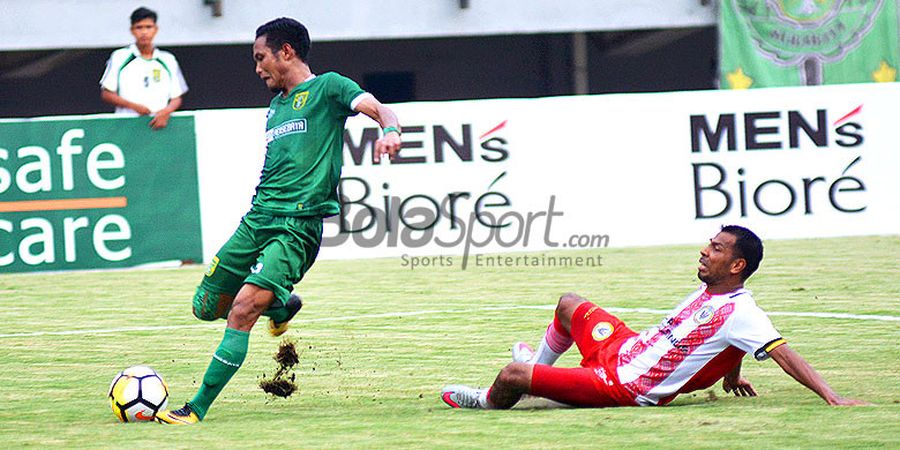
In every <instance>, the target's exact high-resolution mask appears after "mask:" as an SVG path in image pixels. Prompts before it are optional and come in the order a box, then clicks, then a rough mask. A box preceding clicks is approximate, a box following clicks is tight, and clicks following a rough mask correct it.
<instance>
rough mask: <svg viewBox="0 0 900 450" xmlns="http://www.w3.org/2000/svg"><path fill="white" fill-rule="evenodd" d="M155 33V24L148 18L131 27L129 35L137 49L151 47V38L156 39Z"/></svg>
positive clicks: (157, 29)
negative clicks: (132, 37)
mask: <svg viewBox="0 0 900 450" xmlns="http://www.w3.org/2000/svg"><path fill="white" fill-rule="evenodd" d="M157 31H159V28H158V27H157V26H156V22H154V21H153V19H151V18H149V17H148V18H146V19H142V20H139V21H137V22H135V23H134V25H132V26H131V35H132V36H134V42H135V43H136V44H137V45H138V47H144V46H148V45H153V38H155V37H156V32H157Z"/></svg>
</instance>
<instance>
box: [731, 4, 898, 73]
mask: <svg viewBox="0 0 900 450" xmlns="http://www.w3.org/2000/svg"><path fill="white" fill-rule="evenodd" d="M897 40H898V35H897V2H896V0H722V1H721V13H720V18H719V46H720V48H719V51H720V55H719V56H720V58H719V76H720V81H719V85H720V87H721V88H723V89H747V88H757V87H775V86H804V85H806V86H812V85H820V84H837V83H866V82H873V81H874V82H892V81H897V65H898V60H900V55H898V41H897Z"/></svg>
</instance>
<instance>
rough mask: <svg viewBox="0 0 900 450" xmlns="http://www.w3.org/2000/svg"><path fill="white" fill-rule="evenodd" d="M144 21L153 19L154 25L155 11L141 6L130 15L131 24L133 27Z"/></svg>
mask: <svg viewBox="0 0 900 450" xmlns="http://www.w3.org/2000/svg"><path fill="white" fill-rule="evenodd" d="M144 19H153V23H156V11H153V10H152V9H147V8H144V7H143V6H141V7H140V8H138V9H136V10H134V12H133V13H131V24H132V25H134V24H136V23H138V22H140V21H142V20H144Z"/></svg>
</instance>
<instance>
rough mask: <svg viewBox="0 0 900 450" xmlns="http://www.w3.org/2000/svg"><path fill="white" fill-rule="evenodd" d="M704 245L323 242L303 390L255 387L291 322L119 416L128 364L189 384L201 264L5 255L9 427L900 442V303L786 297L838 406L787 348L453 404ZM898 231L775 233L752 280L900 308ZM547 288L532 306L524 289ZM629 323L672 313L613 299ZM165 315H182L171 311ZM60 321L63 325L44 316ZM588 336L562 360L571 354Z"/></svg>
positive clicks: (258, 443)
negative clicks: (845, 402) (467, 249)
mask: <svg viewBox="0 0 900 450" xmlns="http://www.w3.org/2000/svg"><path fill="white" fill-rule="evenodd" d="M701 244H702V243H698V244H697V245H695V246H686V247H685V246H679V247H652V248H633V249H604V250H602V251H592V252H575V253H567V254H571V255H584V256H590V255H597V254H600V255H601V256H602V258H603V266H602V267H599V268H597V267H587V268H575V267H568V268H559V267H557V268H549V267H512V268H509V267H505V268H485V267H472V266H471V265H470V266H469V268H468V269H467V270H465V271H463V270H460V267H459V264H455V265H454V266H453V267H432V268H424V269H423V268H418V269H416V270H412V271H411V270H409V269H408V268H403V267H402V266H401V261H400V260H399V259H384V260H376V261H320V262H318V263H317V264H316V266H315V267H314V268H313V270H312V271H311V272H310V273H309V274H308V275H307V277H306V279H305V280H304V281H303V282H302V283H301V285H300V286H299V287H298V290H299V291H300V292H301V293H302V295H303V296H304V299H305V306H304V309H303V311H302V312H301V313H300V315H299V316H298V318H299V320H297V319H295V322H296V323H295V324H294V326H293V328H292V329H291V330H290V331H289V332H288V333H287V336H288V337H290V338H292V339H295V340H296V341H297V342H298V344H299V345H298V346H299V349H300V363H299V365H298V366H297V367H296V368H295V371H296V375H297V382H298V385H299V390H298V392H297V393H296V394H294V396H292V397H291V398H289V399H287V400H283V399H270V398H268V397H267V396H266V395H265V394H263V392H262V391H261V390H260V389H259V388H258V387H257V384H258V380H259V377H260V376H261V375H262V374H263V373H267V374H271V373H272V371H273V370H274V369H275V362H274V361H273V359H272V356H273V354H274V353H275V351H276V350H277V348H278V344H279V342H280V340H277V339H274V338H271V337H269V336H268V334H267V333H266V330H265V326H264V325H262V326H257V327H256V328H255V329H254V331H253V333H252V336H251V339H250V352H249V355H248V357H247V360H246V362H245V363H244V366H243V368H242V369H241V370H240V371H239V372H238V373H237V375H236V376H235V377H234V378H233V379H232V381H231V383H230V384H229V385H228V386H227V387H226V388H225V391H224V392H223V394H222V396H221V397H220V398H219V399H218V400H217V401H216V403H215V404H213V407H212V409H211V410H210V413H209V415H208V416H207V419H206V421H204V422H203V423H201V424H199V425H197V426H193V427H164V426H162V425H158V424H153V423H146V424H120V423H117V422H116V421H115V418H114V417H113V414H112V412H111V411H110V410H109V405H108V403H107V400H106V390H107V387H108V384H109V382H110V380H111V379H112V377H113V375H115V374H116V372H118V371H119V370H122V369H124V368H125V367H127V366H131V365H135V364H148V365H150V366H152V367H154V368H155V369H156V370H157V371H159V372H160V373H161V374H162V375H163V376H164V378H165V379H166V380H167V381H168V383H169V386H170V389H171V394H172V395H171V397H170V404H171V405H172V406H175V407H178V406H180V405H181V404H182V403H183V402H184V401H185V400H187V399H189V398H190V397H191V396H192V395H193V393H194V391H195V390H196V388H197V385H198V383H199V381H200V379H201V377H202V375H203V372H204V370H205V369H206V366H207V364H208V363H209V360H210V357H211V354H212V352H213V351H214V349H215V348H216V346H217V345H218V343H219V341H220V339H221V337H222V330H223V327H224V323H223V322H221V321H220V322H217V323H212V324H210V323H205V322H199V321H197V320H195V319H193V317H192V316H191V313H190V299H191V296H192V295H193V291H194V287H195V285H196V283H197V282H198V281H199V280H200V277H201V276H202V274H203V272H204V268H202V267H189V268H183V269H170V270H152V271H151V270H145V271H111V272H80V273H57V274H29V275H0V442H2V443H3V447H5V448H9V447H39V448H42V447H47V446H63V447H81V448H104V447H139V448H150V447H156V448H187V447H194V448H254V447H265V448H273V447H288V448H329V449H330V448H398V447H399V448H541V449H543V448H587V447H609V446H613V447H648V448H649V447H656V448H660V447H662V448H686V447H693V448H772V447H774V448H797V447H809V448H825V447H856V448H881V447H892V448H897V447H900V433H898V430H900V405H898V403H900V370H898V369H897V362H898V361H900V344H898V342H900V322H898V321H896V320H861V319H836V318H816V317H799V316H773V322H774V323H775V326H776V327H777V328H778V329H779V331H781V333H782V334H783V335H784V336H785V337H786V338H787V340H788V342H789V343H790V344H791V345H792V347H794V348H795V349H796V350H798V351H799V352H800V354H802V355H803V356H804V357H805V358H806V359H807V360H809V361H810V362H811V363H812V364H813V366H814V367H816V369H817V370H818V371H819V372H820V373H821V374H822V375H823V376H824V377H825V379H826V380H827V381H828V382H829V383H830V384H831V385H832V387H834V388H835V390H837V391H838V392H839V393H841V394H843V395H845V396H849V397H854V398H860V399H864V400H867V401H869V402H872V403H873V404H874V405H873V406H868V407H855V408H833V407H829V406H827V405H825V403H824V402H823V401H822V400H821V399H819V398H818V397H817V396H815V394H813V393H812V392H810V391H808V390H807V389H806V388H804V387H802V386H800V385H799V384H798V383H796V382H795V381H793V380H792V379H790V378H789V377H788V376H787V375H785V374H784V373H783V372H781V370H780V369H779V368H778V366H777V365H776V364H775V363H774V362H772V361H766V362H762V363H759V362H755V361H753V360H752V358H745V360H744V374H745V376H747V378H749V379H750V381H751V382H753V383H754V386H755V387H756V388H757V391H758V392H759V393H760V396H759V397H757V398H734V397H729V396H726V395H725V393H724V392H722V390H721V387H720V386H716V387H715V388H713V389H710V390H707V391H704V392H697V393H694V394H692V395H686V396H681V397H680V398H679V399H678V400H676V401H675V402H674V403H673V404H672V405H671V406H667V407H663V408H617V409H596V410H579V409H518V410H512V411H472V410H452V409H450V408H447V407H445V406H444V405H443V403H441V401H440V400H439V398H438V397H439V395H438V393H439V390H440V388H441V387H442V386H443V385H445V384H448V383H455V382H462V383H466V384H473V385H481V386H484V385H488V384H489V383H490V382H491V381H492V380H493V377H494V376H495V374H496V372H497V371H498V370H499V369H500V368H501V367H502V366H503V365H504V364H505V363H506V362H507V361H508V360H509V345H510V344H511V343H512V342H514V341H516V340H527V341H529V342H532V343H535V342H536V341H537V340H539V339H540V336H541V334H542V332H543V330H544V328H545V327H546V325H547V323H548V321H549V320H550V318H551V314H552V312H551V310H549V309H539V308H538V307H543V306H546V307H551V306H552V305H553V304H555V302H556V299H557V298H558V297H559V295H560V294H563V293H565V292H568V291H574V292H577V293H579V294H581V295H583V296H585V297H587V298H589V299H591V300H593V301H595V302H596V303H598V304H600V305H601V306H607V307H623V308H651V309H670V308H672V307H674V306H675V305H676V304H677V303H678V302H679V301H680V300H681V299H682V298H683V297H684V296H685V295H686V294H687V293H689V292H690V291H691V290H693V289H694V288H696V286H697V284H698V281H697V280H696V277H695V273H696V265H697V264H696V260H697V257H698V251H699V249H700V246H701ZM898 254H900V237H896V236H894V237H866V238H842V239H827V240H800V241H771V242H768V243H767V248H766V258H765V260H764V261H763V264H762V267H761V268H760V271H759V272H758V273H757V274H756V275H755V276H754V277H753V278H752V279H751V280H750V282H749V283H748V287H749V288H750V289H752V290H753V291H754V296H755V298H756V300H757V302H758V303H759V304H760V306H762V307H763V308H764V309H765V310H767V311H768V312H770V313H771V312H827V313H851V314H859V315H881V316H893V317H895V318H896V317H898V316H900V262H898V257H897V255H898ZM529 306H533V307H535V308H527V307H529ZM618 315H619V316H620V317H621V318H622V319H623V320H625V321H626V323H628V324H629V325H630V326H632V328H635V329H638V330H639V329H642V328H644V327H647V326H650V325H653V324H655V323H657V322H658V321H659V320H660V319H661V318H662V315H661V314H654V313H643V312H627V313H619V314H618ZM166 327H169V328H166ZM34 333H56V334H34ZM577 361H578V357H577V353H576V352H570V353H569V354H567V355H565V356H563V358H562V359H561V360H560V363H559V364H560V365H567V366H571V365H575V364H577Z"/></svg>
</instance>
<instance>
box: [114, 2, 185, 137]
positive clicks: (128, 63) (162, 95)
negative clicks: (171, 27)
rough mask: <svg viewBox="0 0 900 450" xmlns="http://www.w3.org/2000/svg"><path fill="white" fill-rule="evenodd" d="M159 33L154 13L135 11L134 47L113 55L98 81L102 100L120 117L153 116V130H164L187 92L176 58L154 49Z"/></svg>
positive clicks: (151, 125)
mask: <svg viewBox="0 0 900 450" xmlns="http://www.w3.org/2000/svg"><path fill="white" fill-rule="evenodd" d="M158 31H159V27H158V26H157V25H156V12H154V11H152V10H149V9H147V8H144V7H140V8H138V9H136V10H134V12H133V13H131V34H132V35H134V44H131V45H129V46H128V47H123V48H120V49H118V50H116V51H114V52H112V54H111V55H110V56H109V60H108V61H107V62H106V70H105V71H104V72H103V77H102V78H101V79H100V99H101V100H103V101H104V102H106V103H109V104H110V105H113V106H115V107H116V113H119V114H127V115H138V116H146V115H150V116H153V118H152V119H151V120H150V127H151V128H153V129H155V130H158V129H161V128H165V127H166V125H167V124H168V123H169V116H170V115H171V114H172V113H173V112H175V110H177V109H178V108H179V107H180V106H181V96H182V95H184V93H185V92H187V90H188V86H187V83H186V82H185V81H184V75H182V73H181V67H179V65H178V60H176V59H175V56H174V55H172V54H171V53H169V52H167V51H164V50H160V49H158V48H156V47H154V45H153V38H155V37H156V33H157V32H158Z"/></svg>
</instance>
